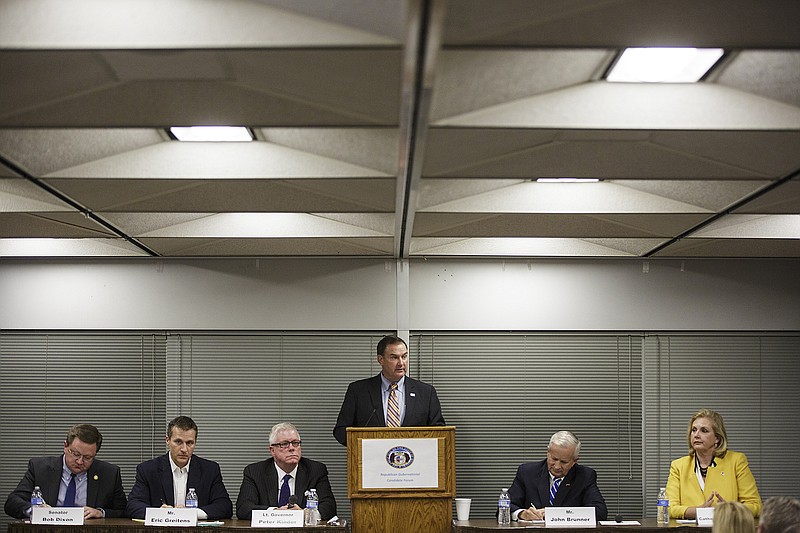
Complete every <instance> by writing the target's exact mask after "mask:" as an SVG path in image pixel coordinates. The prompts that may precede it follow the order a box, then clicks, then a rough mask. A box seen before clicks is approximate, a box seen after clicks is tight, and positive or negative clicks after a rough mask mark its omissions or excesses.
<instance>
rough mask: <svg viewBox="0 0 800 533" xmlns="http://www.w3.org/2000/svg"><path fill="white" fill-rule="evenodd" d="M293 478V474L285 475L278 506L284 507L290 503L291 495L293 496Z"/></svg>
mask: <svg viewBox="0 0 800 533" xmlns="http://www.w3.org/2000/svg"><path fill="white" fill-rule="evenodd" d="M290 479H292V476H290V475H289V474H286V475H285V476H283V485H281V493H280V495H279V496H278V507H283V506H284V505H286V504H287V503H289V496H291V494H292V493H291V490H290V489H289V480H290Z"/></svg>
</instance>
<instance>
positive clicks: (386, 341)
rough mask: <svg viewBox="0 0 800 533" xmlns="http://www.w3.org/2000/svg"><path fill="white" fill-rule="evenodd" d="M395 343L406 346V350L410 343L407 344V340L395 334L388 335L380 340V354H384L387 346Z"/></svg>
mask: <svg viewBox="0 0 800 533" xmlns="http://www.w3.org/2000/svg"><path fill="white" fill-rule="evenodd" d="M395 344H402V345H403V346H405V347H406V350H408V344H406V341H404V340H403V339H401V338H400V337H397V336H395V335H386V336H385V337H384V338H382V339H381V340H380V341H378V355H383V352H385V351H386V347H387V346H393V345H395Z"/></svg>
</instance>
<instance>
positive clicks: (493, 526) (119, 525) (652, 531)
mask: <svg viewBox="0 0 800 533" xmlns="http://www.w3.org/2000/svg"><path fill="white" fill-rule="evenodd" d="M638 521H639V523H640V524H641V525H638V526H635V525H631V526H623V525H609V526H597V527H596V528H595V529H597V530H598V531H600V532H601V533H622V532H626V533H657V532H659V531H662V530H664V529H669V530H670V532H671V533H680V532H689V531H693V532H694V533H700V532H698V527H697V526H696V525H694V524H684V523H678V522H676V521H675V520H671V521H670V523H669V526H659V525H657V524H656V519H655V518H641V519H638ZM222 522H223V523H222V525H220V526H197V527H181V528H175V527H156V526H145V525H144V524H143V523H141V522H134V521H133V520H131V519H129V518H106V519H104V520H87V521H86V523H85V524H84V525H83V526H55V525H50V524H31V523H28V522H23V521H17V522H11V523H10V524H8V533H155V532H156V531H158V532H159V533H170V531H171V532H172V533H245V531H244V530H247V529H258V530H259V531H261V532H263V533H293V532H294V533H297V530H298V528H291V527H278V528H273V527H271V528H251V527H250V521H249V520H235V519H234V520H222ZM303 529H314V530H318V531H320V533H327V532H331V533H349V531H350V524H349V522H348V523H347V524H346V525H343V526H341V525H338V526H330V525H320V526H313V527H305V528H303ZM501 529H506V530H508V529H512V530H521V529H528V530H530V529H543V530H546V531H547V533H575V531H576V530H578V531H580V530H586V529H590V528H575V527H571V528H570V527H565V528H553V527H548V528H545V527H544V525H542V524H531V523H530V522H529V523H520V522H512V523H511V525H510V526H500V525H498V524H497V522H496V521H495V520H494V519H488V518H487V519H477V520H467V521H463V522H460V521H454V522H453V533H486V532H490V531H497V530H501ZM699 529H700V531H702V530H703V529H705V530H706V531H709V530H708V528H699ZM175 530H180V532H177V531H175ZM375 533H392V532H390V531H386V532H377V531H376V532H375Z"/></svg>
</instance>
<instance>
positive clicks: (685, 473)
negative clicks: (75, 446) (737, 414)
mask: <svg viewBox="0 0 800 533" xmlns="http://www.w3.org/2000/svg"><path fill="white" fill-rule="evenodd" d="M686 441H687V443H688V444H689V455H687V456H685V457H681V458H680V459H675V460H674V461H672V464H671V465H670V468H669V480H668V481H667V497H668V498H669V506H670V507H669V516H670V517H671V518H697V508H698V507H713V506H714V505H715V504H717V503H720V502H725V501H739V502H741V503H743V504H744V505H745V507H747V508H748V509H749V510H750V512H752V513H753V516H758V515H759V514H760V513H761V496H759V495H758V488H757V487H756V480H755V478H754V477H753V473H752V472H751V471H750V466H749V465H748V463H747V457H746V456H745V455H744V454H743V453H740V452H734V451H732V450H729V449H728V435H727V433H726V432H725V423H724V422H723V421H722V416H721V415H720V414H719V413H717V412H716V411H712V410H710V409H701V410H700V411H698V412H697V413H695V414H694V416H692V419H691V420H690V421H689V429H688V431H687V433H686Z"/></svg>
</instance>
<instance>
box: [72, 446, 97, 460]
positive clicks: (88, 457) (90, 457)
mask: <svg viewBox="0 0 800 533" xmlns="http://www.w3.org/2000/svg"><path fill="white" fill-rule="evenodd" d="M67 451H68V452H69V454H70V455H71V456H72V457H74V458H75V460H76V461H77V460H78V459H83V460H84V461H86V462H87V463H89V462H91V461H94V458H95V456H94V455H83V454H82V453H79V452H76V451H75V450H73V449H72V448H67Z"/></svg>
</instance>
